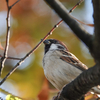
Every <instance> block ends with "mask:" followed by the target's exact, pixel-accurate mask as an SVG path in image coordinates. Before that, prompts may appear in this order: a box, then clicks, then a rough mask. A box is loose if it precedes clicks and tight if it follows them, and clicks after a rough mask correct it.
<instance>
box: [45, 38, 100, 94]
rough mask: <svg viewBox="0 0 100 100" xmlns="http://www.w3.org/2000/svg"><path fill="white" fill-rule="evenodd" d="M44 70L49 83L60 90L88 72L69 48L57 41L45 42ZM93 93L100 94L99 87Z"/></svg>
mask: <svg viewBox="0 0 100 100" xmlns="http://www.w3.org/2000/svg"><path fill="white" fill-rule="evenodd" d="M43 43H44V45H45V47H44V57H43V69H44V74H45V76H46V78H47V79H48V81H49V82H50V83H51V84H52V85H53V86H54V87H55V88H57V89H58V90H61V89H62V88H63V86H64V85H66V84H68V83H70V82H71V81H73V80H74V79H75V78H76V77H77V76H79V74H81V73H82V72H83V71H85V70H87V69H88V67H87V66H86V65H85V64H83V63H82V62H81V61H80V60H79V59H78V58H77V57H76V56H75V55H74V54H72V53H71V52H69V50H68V48H67V46H66V45H65V44H64V43H63V42H61V41H59V40H56V39H47V40H45V41H44V42H43ZM92 91H93V92H95V93H97V94H100V89H99V88H98V87H93V88H92Z"/></svg>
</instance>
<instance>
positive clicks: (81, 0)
mask: <svg viewBox="0 0 100 100" xmlns="http://www.w3.org/2000/svg"><path fill="white" fill-rule="evenodd" d="M83 1H84V0H80V1H79V2H78V3H77V4H76V5H75V6H74V7H73V8H72V9H70V11H69V13H71V12H72V11H73V10H74V9H75V8H76V7H77V6H78V5H80V4H81V3H82V2H83Z"/></svg>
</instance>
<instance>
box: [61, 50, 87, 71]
mask: <svg viewBox="0 0 100 100" xmlns="http://www.w3.org/2000/svg"><path fill="white" fill-rule="evenodd" d="M61 52H62V53H63V56H61V57H60V59H62V60H63V61H66V62H67V63H69V64H71V65H73V66H75V67H77V68H78V69H80V70H82V71H84V70H86V69H88V68H87V66H86V65H84V64H83V63H82V62H81V61H79V59H78V58H77V57H75V56H74V55H73V54H71V53H70V52H68V51H67V52H66V51H62V50H61Z"/></svg>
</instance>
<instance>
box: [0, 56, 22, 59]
mask: <svg viewBox="0 0 100 100" xmlns="http://www.w3.org/2000/svg"><path fill="white" fill-rule="evenodd" d="M0 57H3V56H2V55H0ZM7 59H13V60H21V58H15V57H7Z"/></svg>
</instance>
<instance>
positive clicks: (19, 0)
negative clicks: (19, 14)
mask: <svg viewBox="0 0 100 100" xmlns="http://www.w3.org/2000/svg"><path fill="white" fill-rule="evenodd" d="M19 1H20V0H17V1H16V2H15V3H14V4H13V5H11V6H10V7H9V8H10V9H11V8H12V7H13V6H14V5H15V4H17V3H18V2H19Z"/></svg>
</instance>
